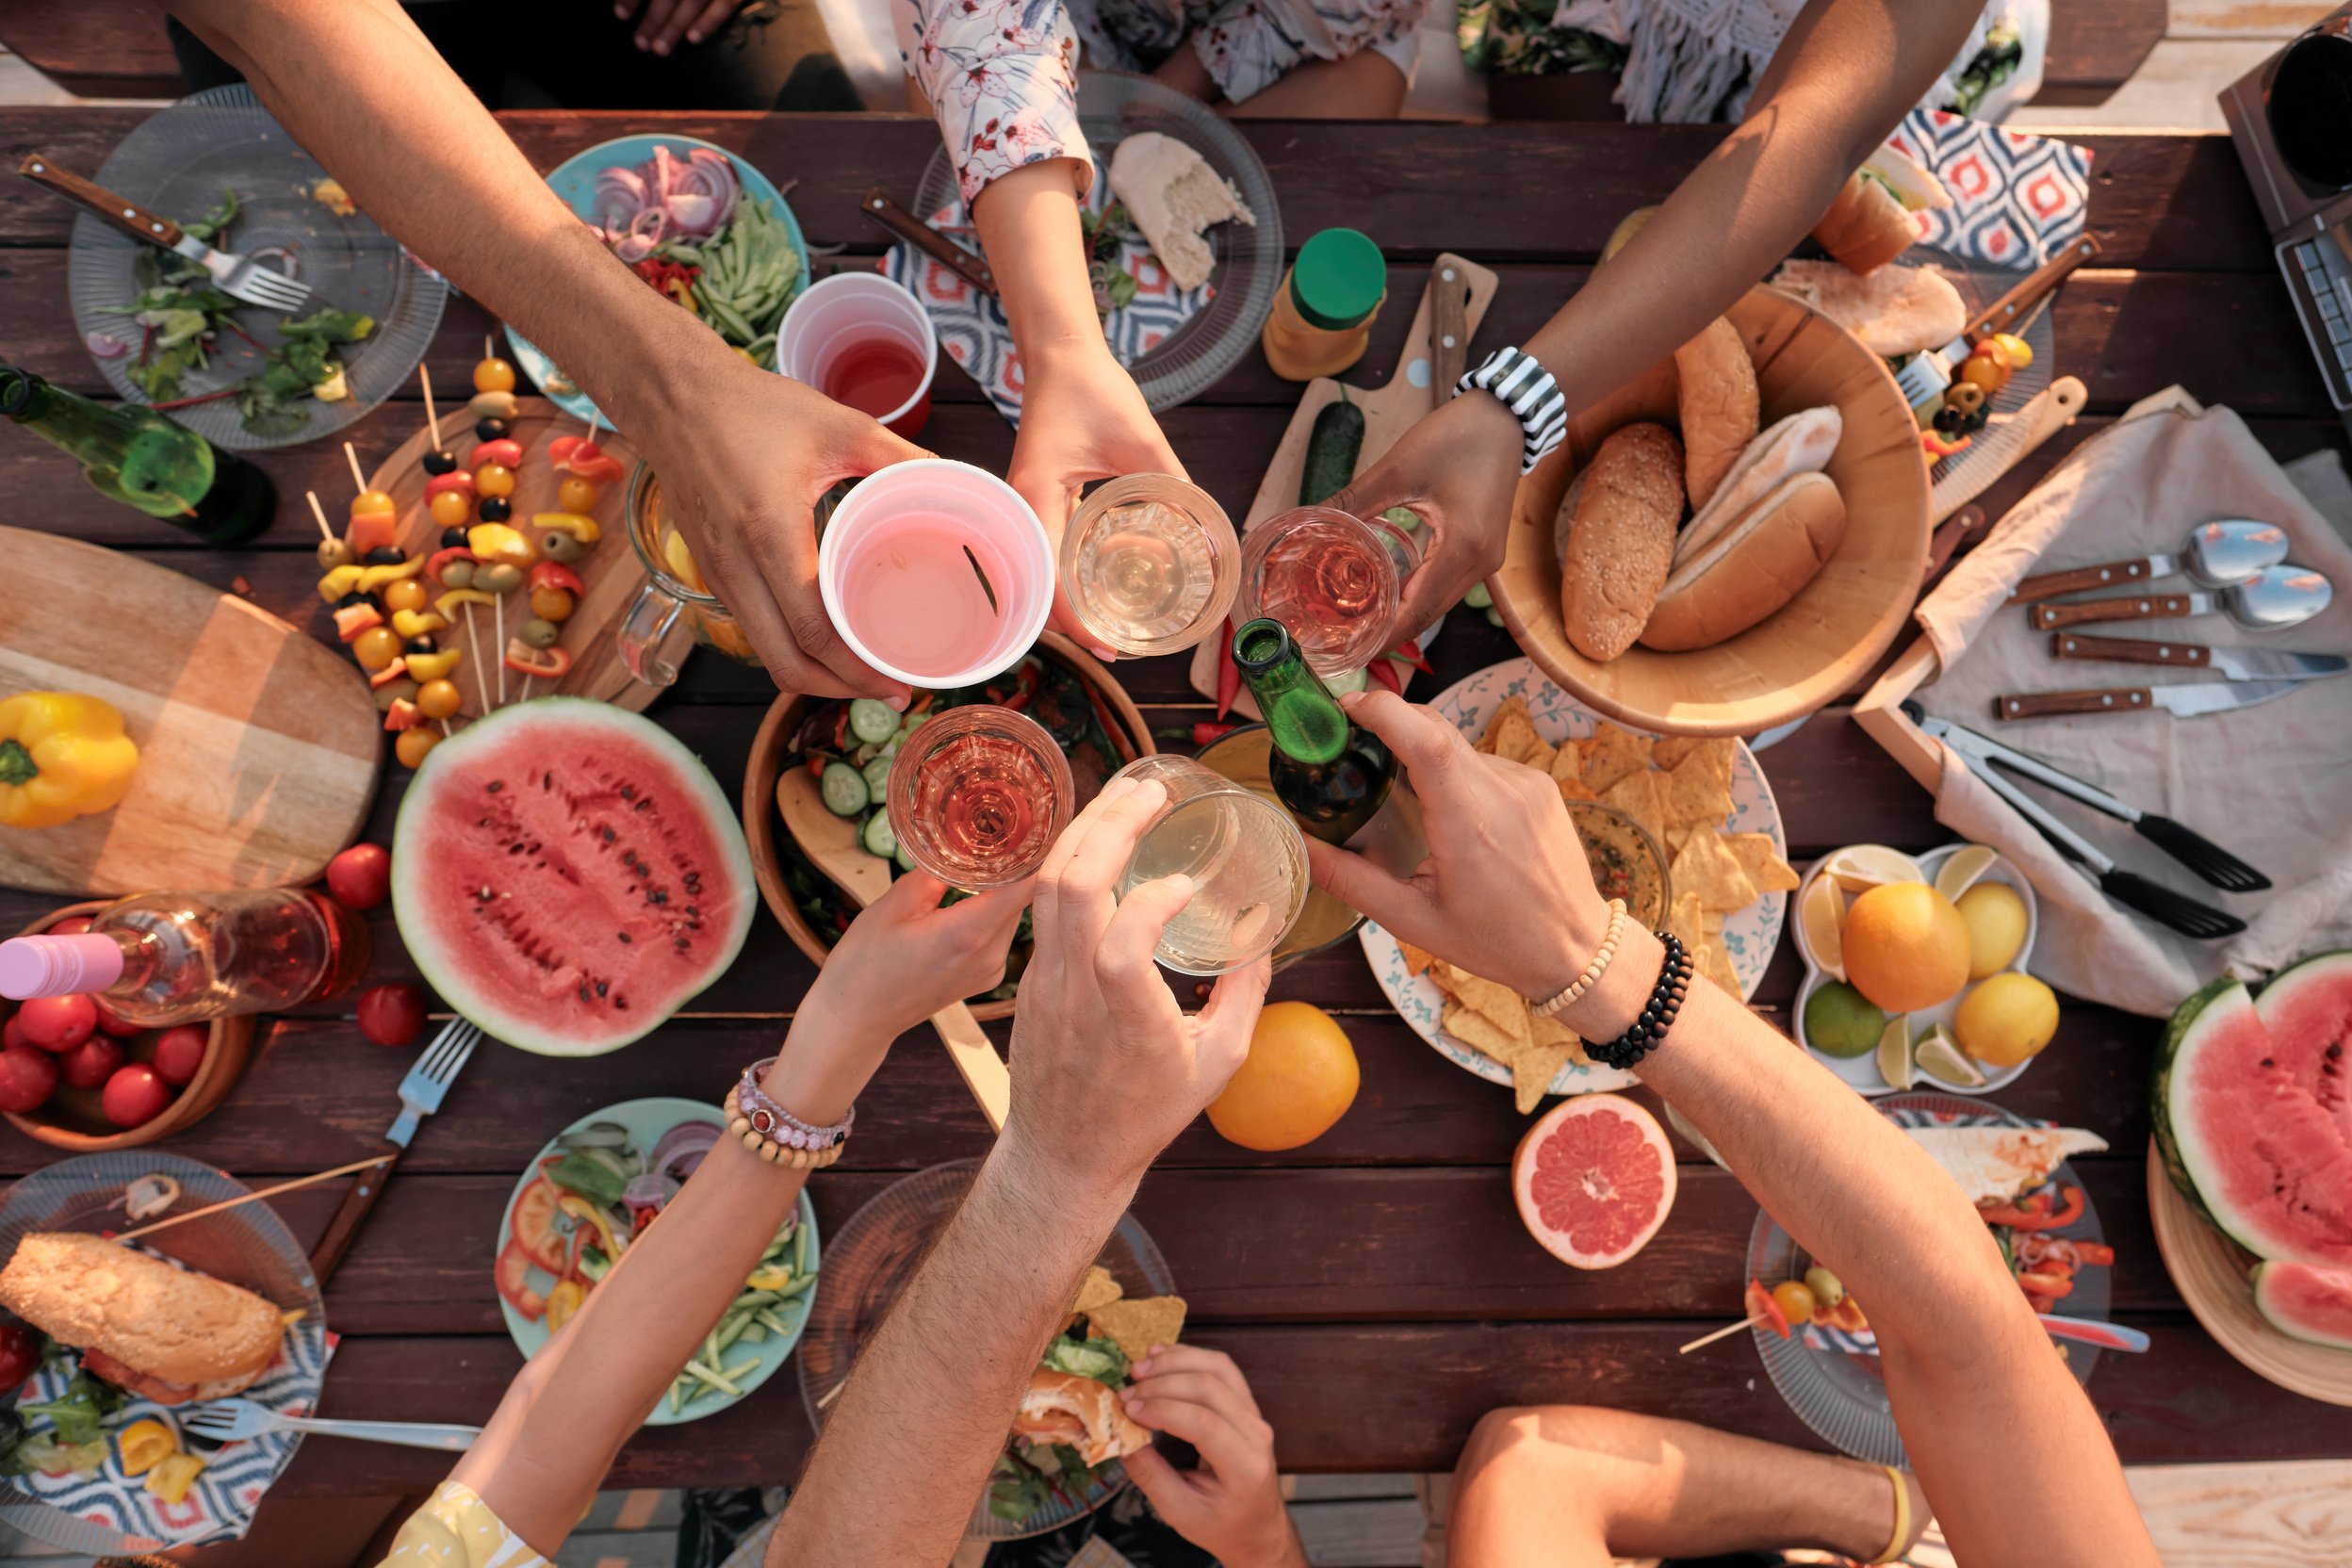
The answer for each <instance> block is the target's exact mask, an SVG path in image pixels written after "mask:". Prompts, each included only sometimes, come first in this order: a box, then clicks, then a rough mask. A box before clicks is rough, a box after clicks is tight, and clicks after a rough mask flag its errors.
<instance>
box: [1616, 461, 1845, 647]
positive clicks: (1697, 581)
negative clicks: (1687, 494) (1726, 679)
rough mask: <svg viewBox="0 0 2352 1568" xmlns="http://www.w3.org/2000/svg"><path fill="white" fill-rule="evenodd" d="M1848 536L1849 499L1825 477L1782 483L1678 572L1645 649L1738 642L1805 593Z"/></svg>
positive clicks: (1647, 630)
mask: <svg viewBox="0 0 2352 1568" xmlns="http://www.w3.org/2000/svg"><path fill="white" fill-rule="evenodd" d="M1845 533H1846V503H1845V498H1843V497H1841V496H1840V495H1838V486H1837V484H1836V483H1835V482H1833V481H1832V480H1831V479H1830V477H1829V476H1828V475H1827V474H1821V473H1805V474H1798V475H1797V476H1795V477H1794V478H1792V479H1789V480H1788V481H1785V482H1782V483H1781V484H1780V485H1778V486H1776V487H1775V488H1774V489H1773V490H1772V493H1771V494H1770V495H1768V496H1766V497H1765V498H1763V499H1762V500H1760V501H1757V502H1756V504H1755V505H1754V506H1752V507H1750V508H1749V509H1748V510H1747V511H1746V512H1745V513H1744V514H1742V515H1740V518H1739V520H1738V521H1737V522H1734V523H1733V524H1732V525H1731V526H1730V527H1729V528H1727V529H1725V530H1723V532H1722V533H1721V534H1720V535H1719V536H1718V537H1717V539H1716V540H1715V542H1714V543H1713V544H1712V545H1710V546H1708V547H1707V548H1705V549H1703V550H1701V551H1700V552H1699V553H1698V554H1697V555H1695V556H1693V557H1691V560H1690V561H1689V562H1687V563H1685V564H1681V565H1678V566H1676V567H1675V568H1674V573H1673V575H1672V576H1671V577H1669V578H1668V579H1667V580H1666V586H1665V588H1664V590H1663V591H1661V592H1660V593H1659V595H1658V605H1657V608H1656V609H1654V610H1653V611H1652V612H1651V613H1650V618H1649V624H1648V625H1647V626H1646V627H1644V628H1643V629H1642V646H1643V647H1646V648H1656V649H1657V650H1658V651H1659V652H1660V653H1688V652H1690V651H1691V649H1693V648H1707V647H1713V646H1714V645H1716V644H1718V643H1721V642H1723V641H1725V640H1727V639H1729V638H1733V637H1737V636H1738V635H1740V633H1741V632H1743V631H1745V630H1747V629H1748V628H1750V627H1752V626H1755V625H1756V623H1757V622H1759V621H1761V620H1763V619H1765V618H1766V617H1767V616H1769V615H1772V614H1775V613H1778V612H1779V611H1780V610H1782V609H1783V608H1784V607H1786V606H1787V604H1788V603H1789V600H1791V599H1793V598H1795V597H1796V596H1798V595H1799V594H1800V593H1802V592H1804V590H1805V584H1806V583H1808V582H1810V581H1812V580H1813V579H1814V578H1815V577H1817V576H1819V575H1820V573H1821V568H1822V567H1823V566H1824V565H1826V564H1828V563H1829V558H1830V557H1831V556H1832V555H1834V554H1836V553H1837V550H1838V541H1839V540H1840V539H1842V538H1844V537H1845Z"/></svg>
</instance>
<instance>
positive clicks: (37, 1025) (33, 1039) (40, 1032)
mask: <svg viewBox="0 0 2352 1568" xmlns="http://www.w3.org/2000/svg"><path fill="white" fill-rule="evenodd" d="M16 1017H17V1022H18V1025H19V1027H21V1028H22V1029H23V1030H24V1038H25V1040H26V1042H27V1043H29V1044H32V1045H35V1046H38V1047H40V1048H41V1050H43V1051H49V1052H58V1053H62V1052H67V1051H71V1050H73V1048H74V1047H75V1046H77V1045H79V1044H81V1043H82V1042H83V1041H84V1040H86V1039H88V1038H90V1032H91V1031H92V1030H94V1029H96V1028H97V1027H98V1005H97V1004H96V1003H94V1002H92V1001H90V998H89V997H86V996H37V997H35V998H33V999H32V1000H31V1001H30V1002H27V1003H24V1004H23V1005H20V1006H19V1007H18V1008H17V1009H16Z"/></svg>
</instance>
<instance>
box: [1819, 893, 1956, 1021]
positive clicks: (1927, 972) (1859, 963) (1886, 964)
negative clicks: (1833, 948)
mask: <svg viewBox="0 0 2352 1568" xmlns="http://www.w3.org/2000/svg"><path fill="white" fill-rule="evenodd" d="M1840 935H1841V937H1842V938H1843V945H1844V949H1845V953H1844V956H1845V960H1846V978H1847V979H1848V980H1849V981H1851V982H1852V983H1853V985H1854V988H1855V989H1856V990H1858V991H1860V992H1861V993H1862V994H1863V995H1864V996H1867V997H1869V998H1870V1000H1871V1001H1872V1002H1875V1003H1877V1004H1878V1005H1880V1006H1881V1007H1884V1008H1885V1009H1886V1010H1887V1011H1888V1012H1890V1013H1916V1012H1919V1011H1922V1010H1923V1009H1925V1008H1929V1007H1933V1006H1935V1005H1937V1004H1938V1003H1941V1002H1945V1001H1948V1000H1950V999H1951V998H1952V997H1953V996H1956V995H1958V994H1959V991H1960V988H1961V987H1963V986H1965V985H1967V984H1968V956H1969V943H1968V923H1967V922H1966V921H1964V920H1962V919H1961V918H1960V911H1959V910H1958V909H1956V908H1954V907H1952V900H1950V899H1948V898H1946V897H1945V896H1944V895H1943V894H1941V893H1939V892H1937V891H1936V890H1935V889H1933V888H1931V887H1929V886H1927V885H1926V884H1925V883H1923V882H1887V883H1883V884H1881V885H1880V886H1878V887H1875V888H1872V889H1870V890H1869V891H1867V892H1865V893H1863V894H1862V896H1861V897H1859V898H1857V899H1855V900H1854V907H1853V908H1851V909H1848V910H1847V911H1846V924H1845V929H1844V930H1843V932H1841V933H1840Z"/></svg>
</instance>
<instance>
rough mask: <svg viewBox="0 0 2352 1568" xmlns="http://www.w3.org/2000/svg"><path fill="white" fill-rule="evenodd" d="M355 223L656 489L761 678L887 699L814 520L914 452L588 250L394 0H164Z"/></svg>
mask: <svg viewBox="0 0 2352 1568" xmlns="http://www.w3.org/2000/svg"><path fill="white" fill-rule="evenodd" d="M167 9H169V10H170V11H171V12H172V14H173V15H174V16H176V17H178V18H179V19H180V20H181V21H182V22H183V23H185V24H187V25H188V28H189V29H190V30H191V31H193V32H195V33H196V34H197V35H198V36H199V37H200V38H202V39H203V40H204V41H205V42H206V43H208V44H210V45H211V46H212V47H213V48H214V49H215V50H217V51H218V52H219V53H220V54H221V56H222V57H225V58H226V59H228V60H229V61H230V63H232V64H234V65H236V66H237V68H238V69H240V70H241V71H243V72H244V73H245V75H246V79H247V80H248V81H249V82H250V83H251V84H252V85H253V90H254V92H256V93H257V94H259V96H260V98H261V100H262V102H263V103H264V104H265V105H267V106H268V107H269V109H270V113H272V114H273V115H275V116H276V117H277V119H278V121H279V122H280V123H282V124H284V125H285V126H286V129H287V130H288V131H290V132H291V133H292V134H293V136H294V138H295V139H296V140H298V141H300V142H301V143H302V146H303V147H304V149H306V150H307V151H308V152H309V153H310V154H311V155H312V156H314V157H316V158H317V159H318V160H319V163H320V164H322V165H324V166H325V167H326V168H327V169H329V170H331V171H333V172H334V173H335V178H336V179H337V180H339V181H340V182H341V183H342V184H343V186H344V188H346V189H348V190H349V191H350V192H351V196H352V198H353V199H354V200H355V201H356V202H358V204H360V206H361V207H362V208H363V209H364V210H366V212H367V213H368V216H369V217H371V218H373V219H374V220H375V221H377V222H378V223H380V224H381V225H383V227H384V230H385V231H386V232H387V233H389V234H391V235H393V236H394V237H397V238H398V239H399V240H400V242H401V243H402V244H403V245H405V246H407V247H408V249H410V250H411V251H414V252H415V253H417V255H419V256H421V257H423V258H424V259H425V260H426V261H428V262H430V263H431V264H432V265H433V267H434V268H435V269H436V270H439V271H441V272H442V273H443V274H445V275H446V276H447V277H448V278H449V280H450V281H451V282H452V283H454V284H456V285H457V286H459V287H460V288H463V289H464V290H465V291H466V293H467V294H468V295H471V296H472V297H473V298H474V299H475V300H477V301H479V302H481V303H482V305H483V306H484V307H485V308H487V309H488V310H490V311H491V312H492V313H494V314H495V315H497V316H498V317H499V318H501V319H504V320H506V321H509V322H511V323H513V324H514V326H515V329H516V330H517V331H519V332H521V333H522V334H523V335H525V336H527V337H529V338H530V339H531V341H532V342H534V343H536V344H537V345H538V346H539V347H540V348H542V349H544V350H546V351H547V353H548V355H549V357H551V358H552V359H554V360H555V362H556V363H557V364H559V365H561V366H563V367H564V371H565V373H566V374H567V375H569V376H570V377H571V378H572V379H573V380H574V381H575V382H577V383H578V384H579V385H580V389H581V390H582V391H584V392H585V393H587V394H588V395H589V397H591V398H592V399H594V400H595V401H596V406H597V407H598V408H600V409H602V410H603V411H604V413H605V416H606V417H607V418H609V419H610V420H611V421H612V423H613V426H614V428H615V429H617V430H620V431H623V432H625V433H627V434H628V435H629V437H630V439H631V440H632V441H634V442H635V443H636V445H637V447H638V448H639V449H640V450H642V451H644V452H645V454H646V456H647V458H648V459H649V460H650V461H651V463H652V464H653V466H654V467H655V469H656V470H657V471H658V472H660V473H662V474H663V475H665V476H667V477H668V478H669V481H670V482H669V483H668V484H667V485H665V486H664V491H663V493H664V496H665V498H666V499H667V500H668V501H669V503H670V509H671V511H672V513H673V514H674V515H675V516H676V517H677V520H678V525H679V527H680V528H681V529H682V530H683V531H684V532H685V534H686V538H687V542H688V544H689V545H690V546H691V547H693V550H694V561H695V564H697V565H698V566H699V567H700V568H701V569H702V572H703V574H704V576H705V577H706V578H708V579H709V580H711V582H712V584H713V585H714V586H715V588H716V589H717V592H718V594H719V596H720V597H721V598H722V599H724V600H725V602H726V604H727V609H728V611H729V612H730V613H732V614H733V615H734V617H735V619H736V620H737V622H739V623H740V624H741V625H742V626H743V630H744V632H745V633H746V634H747V635H748V636H749V637H750V639H751V642H752V645H753V646H754V647H755V648H756V649H758V651H759V653H760V659H761V660H762V661H763V662H765V663H766V665H767V667H768V672H769V674H770V675H772V676H773V677H775V678H776V683H777V684H778V685H779V686H781V687H783V688H785V689H786V690H788V691H806V692H814V693H819V694H833V695H840V694H845V693H848V692H850V691H852V690H855V691H858V692H861V693H867V694H874V695H890V694H901V693H903V692H904V691H905V688H904V687H899V686H896V685H894V684H893V683H892V682H890V681H889V680H887V679H886V678H883V677H881V676H879V675H877V674H875V673H874V671H872V670H870V669H868V668H867V667H866V666H865V665H864V664H863V663H862V662H860V661H859V660H858V658H857V656H856V655H855V654H853V653H851V652H850V651H849V649H848V648H847V646H846V645H844V644H843V643H842V642H841V639H840V637H839V635H838V634H837V633H836V632H835V631H834V629H833V624H832V621H831V619H830V617H828V616H827V615H826V614H825V605H824V602H823V600H822V599H821V598H820V596H819V595H818V592H817V583H816V534H815V518H814V511H813V508H814V506H815V504H816V501H817V499H818V498H820V497H821V496H823V495H824V493H825V490H827V489H828V488H830V487H831V486H832V485H833V484H834V483H836V482H839V481H841V480H843V479H849V478H854V477H857V476H859V475H863V474H867V473H871V472H872V471H873V470H874V469H875V468H877V467H880V466H883V465H885V464H889V463H895V462H898V461H900V460H901V459H903V458H907V457H914V456H918V455H920V453H919V451H918V449H916V448H915V447H913V446H911V445H909V444H908V443H907V442H905V441H902V440H900V439H899V438H898V437H897V436H895V435H892V434H891V433H890V432H888V431H886V430H884V429H883V428H882V427H881V426H880V425H878V424H875V423H874V421H873V420H872V419H870V418H868V417H865V416H864V415H862V414H859V413H857V412H856V411H854V410H851V409H845V408H843V407H841V405H840V404H838V403H835V402H833V401H832V400H829V399H827V398H825V397H823V396H822V395H820V394H819V393H817V392H816V391H814V390H813V389H811V388H809V387H807V386H804V385H802V384H800V383H798V382H793V381H789V380H786V379H785V378H783V377H781V376H776V375H772V374H770V373H769V372H767V371H765V370H762V369H760V368H758V367H756V366H753V365H751V364H750V363H748V362H747V361H745V360H744V359H743V357H742V356H741V355H739V354H737V353H736V352H735V351H734V350H733V349H731V348H729V347H728V346H727V344H726V342H725V341H723V340H722V339H721V338H720V337H719V336H718V335H717V334H716V333H713V332H711V330H710V329H709V328H708V327H706V326H704V325H703V324H702V322H701V321H699V320H698V319H695V318H694V315H693V314H692V313H690V312H688V311H685V310H682V309H680V308H678V306H677V305H676V304H675V303H674V302H671V301H669V300H667V299H666V298H664V297H663V296H662V295H660V294H658V293H656V292H655V291H654V290H653V289H650V288H648V287H646V286H645V284H644V283H643V282H642V281H640V280H639V279H638V278H637V276H636V275H635V274H634V273H632V272H631V271H629V269H628V268H627V267H624V266H623V265H622V264H621V263H620V262H619V261H618V260H616V259H615V258H614V257H613V254H612V253H610V252H609V251H607V250H606V248H605V246H604V244H603V242H602V241H601V240H599V239H598V238H597V237H596V234H595V232H594V231H593V230H591V229H590V228H589V227H588V226H587V225H586V224H584V223H582V222H581V221H580V220H579V219H578V218H576V217H574V216H573V214H572V212H571V210H570V208H568V207H566V206H565V205H564V203H563V202H562V201H560V200H559V199H558V198H557V197H556V195H555V193H554V192H553V191H552V190H550V189H548V188H547V182H546V181H545V180H543V179H541V178H540V176H539V172H538V171H536V170H535V169H533V168H532V167H531V161H530V160H529V159H528V158H526V157H524V156H523V154H522V151H521V149H519V148H517V147H516V146H515V143H514V142H513V141H512V140H511V139H508V137H507V135H506V133H505V132H504V131H503V130H501V129H500V128H499V126H498V122H497V121H495V120H493V119H492V118H491V117H490V115H489V113H488V111H486V110H485V109H483V108H482V106H481V104H480V103H478V102H477V101H476V100H475V98H474V96H473V94H472V93H470V92H469V91H467V90H466V86H465V84H464V83H463V82H461V81H459V80H458V78H457V76H456V74H455V73H452V72H451V71H450V70H449V67H448V65H446V64H445V63H444V62H443V61H442V59H441V57H440V56H438V55H437V54H435V53H434V52H433V46H432V44H430V43H429V42H427V41H426V40H425V37H424V35H423V34H422V33H420V32H418V31H417V26H416V24H414V23H413V22H411V21H410V20H409V19H408V18H407V16H406V15H404V14H403V13H402V12H401V10H400V7H399V6H398V5H397V4H395V3H394V0H341V3H339V4H336V5H331V6H322V5H315V4H308V3H306V0H170V4H169V5H168V6H167Z"/></svg>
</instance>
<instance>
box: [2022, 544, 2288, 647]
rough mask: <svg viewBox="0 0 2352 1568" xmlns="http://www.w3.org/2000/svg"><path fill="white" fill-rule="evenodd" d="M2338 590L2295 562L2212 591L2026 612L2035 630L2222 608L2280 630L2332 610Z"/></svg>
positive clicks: (2254, 627) (2250, 626)
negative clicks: (2331, 603) (2331, 602)
mask: <svg viewBox="0 0 2352 1568" xmlns="http://www.w3.org/2000/svg"><path fill="white" fill-rule="evenodd" d="M2334 596H2335V589H2334V587H2333V586H2332V585H2331V584H2330V583H2329V582H2328V580H2327V576H2326V574H2324V573H2321V572H2316V571H2313V570H2312V569H2311V567H2309V566H2298V565H2296V564H2295V563H2293V562H2292V561H2290V562H2287V563H2285V564H2281V565H2277V566H2272V567H2270V568H2269V569H2267V570H2265V571H2260V572H2257V573H2255V574H2254V575H2253V576H2252V577H2249V578H2247V579H2246V580H2245V581H2243V582H2237V583H2231V584H2230V585H2229V586H2228V587H2225V588H2218V589H2215V590H2214V591H2213V592H2212V593H2210V594H2139V595H2131V596H2123V597H2118V598H2105V599H2083V600H2081V601H2079V602H2077V603H2074V604H2037V605H2034V606H2032V607H2031V608H2029V609H2028V610H2027V611H2026V615H2027V616H2028V617H2029V618H2030V619H2031V620H2032V621H2033V623H2034V629H2035V630H2036V631H2049V630H2050V629H2054V628H2057V627H2066V626H2082V625H2083V624H2084V623H2085V622H2091V621H2146V620H2155V619H2159V618H2169V617H2174V616H2185V615H2210V614H2213V613H2215V612H2216V611H2218V612H2219V613H2222V614H2225V615H2227V616H2229V618H2230V619H2231V620H2233V621H2235V622H2237V623H2238V625H2240V626H2242V627H2244V628H2246V630H2248V631H2278V630H2281V629H2285V628H2287V627H2291V626H2299V625H2301V624H2302V623H2303V622H2305V621H2308V620H2310V619H2311V617H2312V616H2313V615H2316V614H2318V613H2320V612H2321V611H2323V610H2325V609H2327V601H2328V600H2329V599H2331V598H2333V597H2334Z"/></svg>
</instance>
